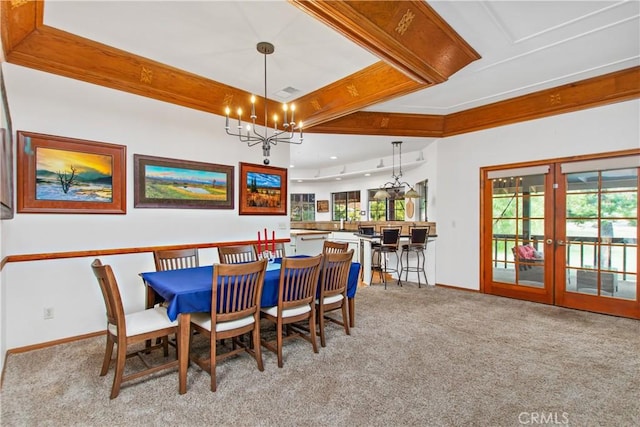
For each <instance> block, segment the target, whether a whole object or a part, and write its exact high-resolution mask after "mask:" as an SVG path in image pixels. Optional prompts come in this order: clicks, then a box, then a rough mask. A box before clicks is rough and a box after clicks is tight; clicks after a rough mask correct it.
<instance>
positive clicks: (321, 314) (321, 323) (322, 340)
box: [318, 309, 327, 347]
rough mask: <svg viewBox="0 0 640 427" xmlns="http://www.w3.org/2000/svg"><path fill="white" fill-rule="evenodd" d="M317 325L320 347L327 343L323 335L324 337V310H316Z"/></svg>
mask: <svg viewBox="0 0 640 427" xmlns="http://www.w3.org/2000/svg"><path fill="white" fill-rule="evenodd" d="M318 327H319V329H320V345H321V346H322V347H326V346H327V343H326V341H325V337H324V327H325V323H324V310H323V309H320V310H319V312H318Z"/></svg>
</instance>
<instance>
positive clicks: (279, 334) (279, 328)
mask: <svg viewBox="0 0 640 427" xmlns="http://www.w3.org/2000/svg"><path fill="white" fill-rule="evenodd" d="M276 329H277V331H276V335H277V337H276V350H277V351H278V368H282V334H283V333H284V331H283V330H282V329H283V328H282V322H281V321H279V322H278V325H277V328H276Z"/></svg>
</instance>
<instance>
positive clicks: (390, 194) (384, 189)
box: [373, 141, 420, 200]
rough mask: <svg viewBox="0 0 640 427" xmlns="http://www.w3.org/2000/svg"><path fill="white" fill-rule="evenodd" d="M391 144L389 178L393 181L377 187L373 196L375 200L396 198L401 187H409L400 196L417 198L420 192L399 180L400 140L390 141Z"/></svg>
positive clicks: (400, 172)
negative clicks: (391, 158) (397, 159)
mask: <svg viewBox="0 0 640 427" xmlns="http://www.w3.org/2000/svg"><path fill="white" fill-rule="evenodd" d="M391 145H393V169H392V173H391V178H393V181H389V182H386V183H385V184H384V185H382V186H381V187H380V189H378V191H377V192H376V194H375V195H374V196H373V198H374V199H376V200H384V199H389V198H391V199H397V198H399V195H400V190H401V189H402V188H404V187H405V186H406V187H409V191H407V192H406V193H405V194H404V195H403V196H402V197H403V198H405V197H406V198H409V199H419V198H420V194H418V192H417V191H416V190H414V189H413V186H411V185H409V184H408V183H407V182H404V181H400V180H401V179H402V141H393V142H392V143H391ZM396 148H397V149H398V158H399V162H398V165H399V167H398V173H396Z"/></svg>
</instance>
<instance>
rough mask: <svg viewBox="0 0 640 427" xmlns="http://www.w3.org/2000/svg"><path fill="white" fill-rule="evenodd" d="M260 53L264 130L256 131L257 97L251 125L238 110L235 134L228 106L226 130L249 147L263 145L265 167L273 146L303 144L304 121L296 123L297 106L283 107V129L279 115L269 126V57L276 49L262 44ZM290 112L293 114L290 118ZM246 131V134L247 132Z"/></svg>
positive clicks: (252, 103) (252, 99)
mask: <svg viewBox="0 0 640 427" xmlns="http://www.w3.org/2000/svg"><path fill="white" fill-rule="evenodd" d="M256 48H257V50H258V52H260V53H261V54H263V55H264V99H263V101H264V127H263V129H262V131H263V132H262V133H260V132H258V130H257V129H256V119H257V118H258V116H256V97H255V96H254V95H251V116H250V119H251V123H247V124H246V128H245V125H243V123H242V108H238V110H237V113H238V129H237V131H235V132H233V131H231V130H230V129H231V128H230V126H229V114H230V113H231V108H230V107H229V106H226V109H225V112H226V116H227V119H226V123H225V130H226V131H227V135H231V136H237V137H238V139H239V140H240V141H241V142H246V143H247V145H248V146H249V147H253V146H254V145H256V144H262V155H263V156H264V160H263V163H264V164H265V165H268V164H269V154H270V153H271V146H272V145H278V143H279V142H284V143H287V144H302V140H303V135H302V121H301V122H299V123H298V124H296V122H295V111H296V107H295V105H293V104H291V105H289V106H288V105H287V104H283V105H282V110H283V115H284V117H283V121H282V128H281V129H280V128H278V120H279V118H278V115H277V114H274V115H273V117H272V118H273V120H272V125H273V128H272V129H269V124H268V112H267V55H271V54H272V53H273V52H274V51H275V48H274V46H273V45H272V44H271V43H268V42H260V43H258V45H257V46H256ZM289 112H291V116H290V118H289V117H288V116H289V114H288V113H289ZM245 130H246V132H245ZM297 132H299V135H298V139H296V133H297Z"/></svg>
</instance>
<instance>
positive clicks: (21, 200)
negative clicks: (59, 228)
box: [17, 131, 127, 214]
mask: <svg viewBox="0 0 640 427" xmlns="http://www.w3.org/2000/svg"><path fill="white" fill-rule="evenodd" d="M17 154H18V164H17V166H18V167H17V172H18V186H17V190H18V191H17V194H18V200H17V201H18V203H17V211H18V212H20V213H103V214H124V213H126V211H127V201H126V147H125V146H123V145H115V144H108V143H104V142H96V141H87V140H81V139H73V138H66V137H61V136H52V135H43V134H38V133H32V132H23V131H19V132H18V153H17Z"/></svg>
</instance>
